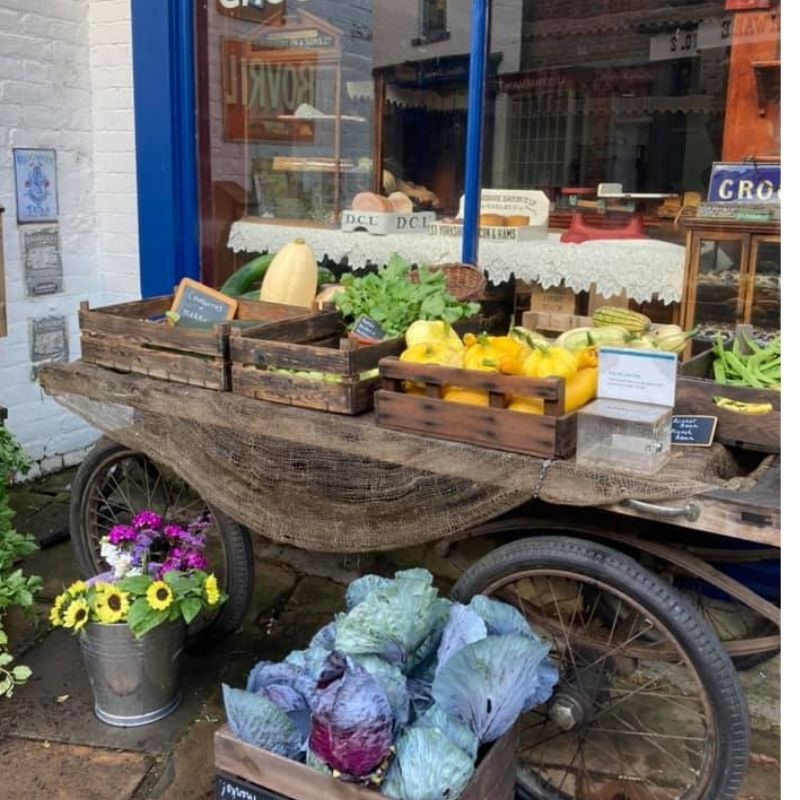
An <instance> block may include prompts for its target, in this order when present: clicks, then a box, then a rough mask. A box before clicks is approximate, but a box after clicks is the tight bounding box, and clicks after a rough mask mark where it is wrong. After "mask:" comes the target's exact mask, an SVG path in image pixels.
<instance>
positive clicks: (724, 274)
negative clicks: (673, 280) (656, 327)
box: [681, 217, 781, 352]
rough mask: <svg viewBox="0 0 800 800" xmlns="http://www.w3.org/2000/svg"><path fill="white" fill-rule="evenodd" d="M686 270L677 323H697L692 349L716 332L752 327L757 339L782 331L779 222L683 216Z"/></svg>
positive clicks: (687, 325) (730, 332) (706, 342)
mask: <svg viewBox="0 0 800 800" xmlns="http://www.w3.org/2000/svg"><path fill="white" fill-rule="evenodd" d="M684 227H685V228H686V231H687V233H686V270H685V281H684V290H683V306H682V318H681V324H682V325H683V327H684V328H685V329H686V330H689V329H691V328H694V327H697V328H698V329H699V332H698V335H697V337H696V339H695V343H694V346H693V350H694V351H695V352H697V350H700V349H705V348H706V347H708V346H709V345H710V343H711V342H712V341H713V339H714V337H715V336H716V334H718V333H719V334H720V335H721V336H722V337H723V339H726V340H727V339H730V338H732V337H733V335H734V332H735V329H736V325H739V324H749V325H752V326H753V333H754V335H755V337H756V339H760V340H767V339H769V338H771V337H772V336H774V335H776V334H777V333H780V324H781V321H780V255H781V247H780V222H742V221H736V220H722V219H704V218H702V217H695V218H693V219H686V220H685V221H684Z"/></svg>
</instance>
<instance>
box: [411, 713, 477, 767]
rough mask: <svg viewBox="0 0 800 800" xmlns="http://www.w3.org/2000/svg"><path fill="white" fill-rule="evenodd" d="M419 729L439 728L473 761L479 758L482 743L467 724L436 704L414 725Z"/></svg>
mask: <svg viewBox="0 0 800 800" xmlns="http://www.w3.org/2000/svg"><path fill="white" fill-rule="evenodd" d="M414 725H415V727H417V728H438V729H439V730H440V731H441V732H442V733H443V734H444V735H445V736H446V737H447V738H448V739H449V740H450V741H451V742H452V743H453V744H454V745H456V747H458V748H459V749H461V750H463V751H464V752H465V753H466V754H467V755H468V756H469V757H470V758H471V759H472V761H473V763H474V762H475V759H476V758H477V757H478V748H479V747H480V741H479V740H478V737H477V736H476V735H475V734H474V733H473V732H472V729H471V728H470V727H469V725H467V724H466V722H462V721H461V720H460V719H458V718H457V717H454V716H453V715H452V714H448V713H447V712H446V711H445V710H444V709H443V708H442V707H441V706H438V705H436V703H434V704H433V705H432V706H431V707H430V708H429V709H428V710H427V711H426V712H425V713H424V714H423V715H422V716H421V717H420V718H419V719H418V720H417V721H416V723H414Z"/></svg>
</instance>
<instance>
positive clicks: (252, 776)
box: [214, 725, 517, 800]
mask: <svg viewBox="0 0 800 800" xmlns="http://www.w3.org/2000/svg"><path fill="white" fill-rule="evenodd" d="M516 744H517V733H516V729H512V730H511V731H509V732H508V733H507V734H506V735H505V736H503V737H502V738H500V739H498V740H497V741H496V742H495V743H494V744H492V745H491V747H488V748H486V751H485V752H484V753H483V754H482V757H481V756H480V755H479V763H478V766H477V769H476V770H475V774H474V775H473V776H472V779H471V780H470V782H469V783H468V784H467V786H466V788H465V789H464V791H463V792H462V793H461V794H460V795H459V800H513V798H514V787H515V783H516ZM214 765H215V767H216V769H217V775H216V783H217V785H216V795H215V796H216V798H217V800H234V799H235V798H245V797H246V798H252V800H385V795H383V794H380V793H379V792H377V791H374V790H370V789H366V788H364V787H362V786H359V785H357V784H354V783H344V782H343V781H339V780H336V779H335V778H331V777H328V776H327V775H323V774H322V773H320V772H317V771H316V770H314V769H312V768H311V767H307V766H306V765H305V764H300V763H298V762H297V761H290V760H289V759H288V758H283V757H282V756H278V755H275V754H274V753H270V752H268V751H267V750H262V749H261V748H259V747H253V746H252V745H249V744H246V743H245V742H242V741H240V740H239V739H237V738H236V737H235V736H234V735H233V733H232V732H231V730H230V728H229V727H228V726H227V725H224V726H223V727H222V728H221V729H220V730H218V731H217V732H216V733H215V734H214Z"/></svg>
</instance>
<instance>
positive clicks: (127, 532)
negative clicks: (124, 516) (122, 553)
mask: <svg viewBox="0 0 800 800" xmlns="http://www.w3.org/2000/svg"><path fill="white" fill-rule="evenodd" d="M137 535H138V534H137V533H136V531H135V530H134V529H133V528H131V526H130V525H115V526H114V527H113V528H112V529H111V530H110V531H109V532H108V541H109V542H110V543H111V544H114V545H117V544H123V543H124V542H134V541H136V537H137Z"/></svg>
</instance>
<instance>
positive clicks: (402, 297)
mask: <svg viewBox="0 0 800 800" xmlns="http://www.w3.org/2000/svg"><path fill="white" fill-rule="evenodd" d="M410 270H411V265H410V264H409V262H408V261H406V260H405V259H404V258H402V257H401V256H399V255H397V254H396V253H395V254H394V255H392V257H391V258H390V259H389V263H388V264H387V265H386V266H385V267H384V268H383V269H381V270H378V272H376V273H371V274H369V275H364V276H363V277H355V276H354V275H343V276H342V279H341V283H342V286H344V287H345V290H344V291H343V292H341V293H339V294H337V295H336V297H335V298H334V303H335V305H336V307H337V308H338V309H339V311H341V312H342V314H344V316H345V317H346V318H347V319H348V320H350V321H351V327H352V323H353V322H355V320H356V319H358V317H360V316H361V315H362V314H366V315H367V316H369V317H372V319H374V320H375V321H376V322H379V323H380V324H381V326H382V327H383V329H384V330H385V331H386V334H387V336H389V337H392V336H402V335H403V334H404V333H405V332H406V329H407V328H408V327H409V326H410V325H411V323H412V322H416V320H418V319H434V320H439V319H443V320H447V321H448V322H449V323H451V324H452V323H454V322H457V321H458V320H460V319H467V318H468V317H472V316H475V314H477V313H478V312H479V311H480V305H479V304H478V303H460V302H459V301H458V300H456V299H455V298H454V297H453V296H452V295H451V294H450V293H449V292H448V291H447V286H446V281H445V276H444V273H442V272H431V271H430V270H428V269H425V268H424V267H421V268H420V270H419V283H418V284H417V283H412V282H411V281H410V280H409V279H408V273H409V272H410Z"/></svg>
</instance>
